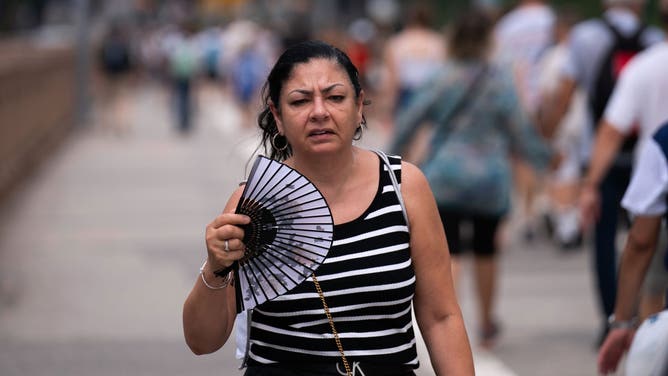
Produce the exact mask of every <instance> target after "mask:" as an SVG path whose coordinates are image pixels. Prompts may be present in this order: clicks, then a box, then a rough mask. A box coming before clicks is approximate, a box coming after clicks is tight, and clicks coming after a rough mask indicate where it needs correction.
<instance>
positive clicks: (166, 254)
mask: <svg viewBox="0 0 668 376" xmlns="http://www.w3.org/2000/svg"><path fill="white" fill-rule="evenodd" d="M132 99H133V100H132V102H131V105H130V106H129V108H128V109H129V111H130V112H129V114H130V116H129V118H130V119H131V121H132V123H131V126H130V128H131V132H130V133H129V134H126V135H124V136H122V137H119V136H117V135H116V134H114V133H110V132H106V131H104V130H101V129H100V127H99V126H97V127H90V129H87V130H84V131H81V132H78V133H77V134H75V135H73V136H72V137H71V138H70V139H69V141H68V142H67V143H66V145H64V146H63V148H62V149H61V150H60V151H59V152H58V153H57V154H55V155H53V156H52V157H51V158H50V160H49V161H47V163H46V164H45V165H44V166H43V168H41V169H40V171H38V173H37V174H35V177H34V178H33V179H31V180H30V181H28V182H27V183H26V184H24V186H23V187H22V189H21V190H20V192H18V193H17V194H16V195H15V197H14V199H13V200H12V202H10V203H9V204H8V205H6V206H5V207H4V208H3V210H2V212H0V304H1V305H0V338H1V339H0V374H1V375H3V376H18V375H54V376H55V375H63V376H65V375H67V376H77V375H161V376H166V375H216V374H217V375H235V374H241V373H240V372H236V371H235V370H236V368H235V367H236V365H237V364H238V362H237V361H236V360H235V359H234V358H233V353H234V351H233V344H228V345H226V346H225V348H223V349H222V350H221V351H219V352H217V353H216V354H213V355H209V356H203V357H196V356H194V355H192V354H191V353H190V352H189V351H188V349H187V348H186V346H185V344H184V342H183V335H182V329H181V308H182V304H183V301H184V299H185V297H186V294H187V293H188V291H189V290H190V287H191V286H192V284H193V283H194V281H195V278H196V277H197V270H198V268H199V266H200V264H201V263H202V261H203V259H204V257H205V251H204V248H203V244H204V239H203V231H204V227H205V225H206V224H207V223H208V222H209V221H210V220H211V219H212V218H213V217H214V216H215V215H216V214H217V213H218V212H219V211H220V210H221V209H222V207H223V206H224V204H225V201H226V199H227V197H228V195H229V194H230V192H231V191H232V189H234V187H235V186H236V184H237V182H238V181H239V180H240V179H242V177H243V176H244V172H243V166H244V164H245V163H246V161H247V160H248V159H249V156H250V155H251V153H252V151H253V147H254V145H255V144H254V143H255V140H256V134H255V131H254V130H252V128H243V127H242V126H241V125H240V124H239V119H240V118H239V115H238V112H237V111H235V109H234V107H233V106H232V105H231V104H230V103H229V101H226V100H225V99H224V98H223V97H222V96H221V95H220V93H218V92H215V91H206V92H205V93H202V95H201V97H200V100H201V101H200V106H199V116H198V124H197V128H196V132H194V134H192V135H191V136H189V137H180V136H178V135H177V134H175V132H174V131H173V127H172V126H171V121H170V118H169V114H168V112H167V110H166V109H167V107H166V105H167V102H168V101H167V97H166V96H165V95H164V94H163V93H161V92H160V90H159V89H158V88H156V87H151V86H144V87H140V88H138V89H137V90H136V91H135V94H134V95H133V97H132ZM370 124H371V127H373V121H370ZM365 137H366V142H367V143H370V144H372V145H373V146H378V145H382V142H383V139H382V137H381V136H380V135H379V134H377V133H375V134H374V132H370V134H367V135H365ZM510 230H511V231H509V233H512V223H511V226H510ZM502 260H503V261H502V277H501V284H500V296H499V309H498V311H499V317H500V319H501V321H502V324H503V337H502V338H501V340H500V343H499V345H498V347H497V348H496V349H495V350H494V352H493V353H489V352H484V351H481V350H480V349H478V348H476V349H475V359H476V368H477V374H478V375H483V376H485V375H494V376H505V375H508V376H510V375H545V376H550V375H555V376H556V375H559V376H568V375H573V376H580V375H594V374H596V372H595V353H594V351H593V350H592V342H593V339H594V337H595V334H596V329H597V321H596V319H595V317H596V315H595V311H596V309H595V305H594V294H593V293H592V287H591V285H592V284H591V279H590V274H589V259H588V257H587V254H586V253H585V252H575V253H571V254H568V255H562V254H559V253H558V252H557V251H555V250H554V249H552V248H551V247H550V246H549V245H548V244H545V242H542V241H536V242H535V243H534V244H532V245H531V246H526V245H522V244H521V243H518V242H515V241H513V239H512V237H509V241H508V246H507V247H506V249H505V250H504V253H503V259H502ZM464 270H465V272H464V273H463V274H467V273H466V270H470V269H467V268H466V266H465V269H464ZM472 296H473V294H472V288H471V283H470V279H469V278H466V277H465V279H464V281H463V283H462V289H461V291H460V299H461V303H462V309H463V311H464V313H465V316H466V318H467V326H468V327H469V331H470V335H471V337H472V340H473V341H474V342H475V336H476V333H475V328H476V325H475V322H476V320H475V304H474V301H473V299H472ZM421 356H422V358H423V362H422V364H423V367H422V368H421V369H420V372H419V373H418V374H419V375H431V374H433V373H432V371H431V370H430V367H429V362H428V360H427V359H428V358H427V357H426V354H425V352H424V347H422V349H421Z"/></svg>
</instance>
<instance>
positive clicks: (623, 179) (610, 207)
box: [541, 0, 663, 346]
mask: <svg viewBox="0 0 668 376" xmlns="http://www.w3.org/2000/svg"><path fill="white" fill-rule="evenodd" d="M604 5H605V6H606V11H605V12H604V14H603V16H602V18H594V19H590V20H586V21H584V22H582V23H580V24H578V25H576V26H575V28H574V29H573V31H572V32H571V36H570V41H569V58H568V59H567V62H566V64H565V65H564V66H563V69H562V73H561V79H560V83H559V87H558V89H557V95H556V96H555V99H554V100H553V101H552V103H551V105H550V106H546V107H545V111H544V113H543V114H542V115H543V117H542V119H541V121H542V122H541V127H542V128H543V130H544V133H546V134H550V132H552V131H553V130H554V129H555V128H556V124H558V122H559V120H560V119H561V117H562V116H563V114H564V113H565V111H566V109H567V108H568V105H569V103H570V101H571V98H572V96H573V93H574V92H575V89H576V88H582V89H583V90H584V91H585V92H586V93H587V95H588V96H589V100H590V101H592V100H593V99H595V98H594V97H595V95H596V94H595V91H596V85H597V81H598V76H599V70H600V68H601V66H602V64H603V62H604V60H605V58H606V55H607V54H608V51H609V50H610V49H611V48H612V46H613V43H614V42H615V36H614V33H613V32H612V30H611V27H614V28H615V29H616V30H617V31H618V32H619V33H620V34H621V35H624V36H627V37H630V36H632V35H634V34H636V33H638V31H639V30H641V29H640V28H641V27H643V24H642V22H641V20H640V17H639V15H640V13H641V12H642V10H643V9H644V5H645V0H604ZM603 19H605V22H604V21H603ZM606 22H607V24H609V25H610V26H608V25H607V24H606ZM639 40H640V42H641V43H642V45H643V46H646V47H649V46H651V45H653V44H655V43H657V42H661V41H662V40H663V33H662V32H661V30H659V29H657V28H654V27H644V28H643V29H642V31H641V32H640V35H639ZM587 112H588V114H587V121H588V123H589V125H588V126H586V127H585V128H586V129H588V130H590V131H591V130H593V124H595V123H598V122H599V120H600V119H596V118H595V115H594V109H593V108H592V106H588V108H587ZM583 145H585V150H583V151H582V153H581V154H582V155H583V165H585V166H586V165H587V164H588V157H589V154H590V150H587V149H588V147H587V146H591V142H587V141H585V142H584V144H583ZM591 165H592V166H595V165H596V161H592V162H591ZM592 166H589V172H588V173H587V175H586V177H585V179H584V181H583V185H582V187H581V189H582V192H581V196H580V201H581V203H580V206H581V207H583V206H584V205H583V198H584V197H585V195H587V194H589V193H591V192H592V191H598V193H597V194H599V193H600V194H601V196H600V197H601V205H600V208H601V214H600V216H598V218H597V220H593V219H592V218H591V217H587V215H584V217H582V218H581V220H582V221H583V225H584V227H585V228H587V227H589V226H591V224H592V223H593V222H595V229H594V247H593V248H594V261H595V262H594V266H595V277H596V283H597V287H598V295H599V298H600V303H601V313H602V314H601V321H602V332H601V335H600V336H599V337H598V340H597V346H598V345H600V343H601V340H602V339H603V338H604V337H605V335H606V333H607V331H608V326H607V317H609V316H610V314H612V311H613V309H614V305H615V294H616V273H617V272H616V268H617V261H616V246H615V239H616V233H617V225H618V221H617V215H618V212H619V210H620V206H619V203H620V201H621V197H622V195H623V193H624V190H625V189H626V186H627V185H628V179H629V177H630V168H631V166H630V163H628V164H627V165H623V166H622V165H619V166H614V167H611V168H610V169H605V170H604V171H602V173H601V174H600V176H599V177H598V178H597V179H598V180H597V181H596V180H592V172H591V171H593V170H594V169H595V168H596V167H592ZM594 178H596V177H595V176H594ZM583 213H585V211H583Z"/></svg>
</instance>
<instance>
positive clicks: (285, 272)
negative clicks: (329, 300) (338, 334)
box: [235, 156, 334, 312]
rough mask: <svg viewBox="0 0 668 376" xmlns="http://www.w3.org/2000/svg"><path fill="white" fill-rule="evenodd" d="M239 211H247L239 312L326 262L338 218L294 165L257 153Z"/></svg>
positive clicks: (238, 287)
mask: <svg viewBox="0 0 668 376" xmlns="http://www.w3.org/2000/svg"><path fill="white" fill-rule="evenodd" d="M236 212H237V213H239V214H245V215H248V216H249V217H250V218H251V223H250V224H248V225H246V226H244V230H245V235H244V239H243V240H244V244H245V245H246V252H245V255H244V257H243V258H242V259H241V260H239V262H238V263H237V264H236V265H235V271H236V273H235V275H236V278H237V283H236V285H235V288H236V295H237V312H241V311H243V310H247V309H251V308H253V307H255V306H257V305H259V304H262V303H264V302H266V301H268V300H271V299H274V298H275V297H277V296H280V295H282V294H284V293H286V292H288V291H290V290H291V289H293V288H294V287H295V286H297V285H298V284H300V283H301V282H303V281H304V280H305V279H306V278H308V276H310V275H311V274H312V273H313V272H314V271H315V270H316V269H317V268H318V267H319V266H320V264H321V263H322V262H323V261H324V259H325V257H326V256H327V252H329V249H330V247H331V245H332V233H333V230H334V222H333V219H332V214H331V212H330V210H329V207H328V206H327V202H326V201H325V199H324V198H323V197H322V194H321V193H320V191H318V189H317V188H316V187H315V185H313V183H311V182H310V181H309V180H308V179H307V178H306V177H305V176H303V175H301V174H300V173H299V172H297V171H295V170H294V169H292V168H290V167H289V166H287V165H285V164H283V163H280V162H277V161H274V160H272V159H269V158H267V157H264V156H258V157H257V159H256V160H255V163H254V164H253V168H252V170H251V173H250V176H249V177H248V182H247V183H246V186H245V187H244V191H243V193H242V195H241V199H240V200H239V204H238V205H237V209H236Z"/></svg>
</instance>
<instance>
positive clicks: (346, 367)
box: [311, 273, 353, 376]
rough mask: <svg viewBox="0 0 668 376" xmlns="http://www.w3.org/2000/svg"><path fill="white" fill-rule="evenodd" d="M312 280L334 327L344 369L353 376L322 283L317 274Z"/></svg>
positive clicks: (313, 275)
mask: <svg viewBox="0 0 668 376" xmlns="http://www.w3.org/2000/svg"><path fill="white" fill-rule="evenodd" d="M311 278H313V284H314V285H315V289H316V291H318V296H320V301H322V306H323V307H324V308H325V315H327V320H329V326H330V327H332V334H334V341H335V342H336V347H337V348H338V349H339V352H340V353H341V360H342V361H343V367H344V368H345V369H346V375H348V376H352V374H353V373H352V371H351V370H350V365H349V364H348V360H347V359H346V354H345V353H344V352H343V345H341V339H340V338H339V333H338V332H337V331H336V328H335V327H334V319H332V314H331V313H329V307H328V306H327V302H325V295H324V294H323V293H322V288H320V283H318V279H317V278H315V273H313V274H311Z"/></svg>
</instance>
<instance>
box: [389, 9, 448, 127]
mask: <svg viewBox="0 0 668 376" xmlns="http://www.w3.org/2000/svg"><path fill="white" fill-rule="evenodd" d="M432 14H433V11H432V10H431V9H429V8H428V7H426V6H425V5H424V4H420V5H414V6H413V7H412V8H411V9H410V11H409V13H408V17H407V21H406V25H405V27H404V28H403V29H402V30H401V31H399V32H398V33H396V34H395V35H393V36H391V37H390V38H389V39H388V41H387V43H386V45H385V49H384V51H383V62H384V65H385V69H386V77H385V80H384V83H383V84H382V87H383V90H382V92H383V93H384V98H383V101H384V102H385V105H384V107H385V110H386V112H387V115H386V116H390V117H393V115H394V116H396V115H397V114H398V113H400V112H401V111H402V110H403V109H404V108H406V106H407V105H408V103H409V102H410V100H411V98H412V96H413V95H414V94H415V92H416V90H417V89H418V88H419V87H421V86H422V85H424V84H425V83H426V82H427V81H429V80H430V79H431V78H432V77H434V76H435V75H436V73H437V72H438V71H439V70H440V69H441V68H442V67H443V62H444V59H445V53H446V52H445V50H446V46H445V40H444V38H443V34H442V33H441V32H439V31H436V30H434V29H433V26H432V24H431V22H432V21H431V15H432ZM387 121H388V122H390V123H392V119H388V120H387Z"/></svg>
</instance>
